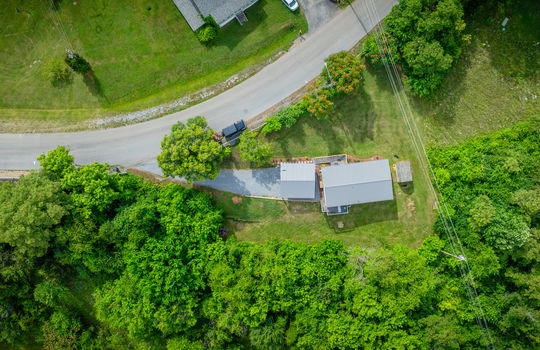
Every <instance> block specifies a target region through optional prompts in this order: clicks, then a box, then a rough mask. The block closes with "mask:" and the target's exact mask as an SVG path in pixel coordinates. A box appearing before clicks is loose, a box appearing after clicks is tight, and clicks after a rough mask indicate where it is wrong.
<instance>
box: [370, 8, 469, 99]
mask: <svg viewBox="0 0 540 350" xmlns="http://www.w3.org/2000/svg"><path fill="white" fill-rule="evenodd" d="M384 23H385V29H386V31H387V32H388V34H389V37H391V38H393V39H392V40H395V42H392V44H395V47H396V49H397V50H395V51H394V50H393V49H392V48H391V46H390V50H391V51H393V52H392V56H394V60H395V61H396V63H401V64H402V66H403V69H404V70H405V73H406V74H407V82H408V84H409V86H410V88H411V90H412V91H413V93H414V94H416V95H418V96H420V97H425V96H428V95H430V94H431V93H433V91H434V90H435V89H436V88H437V87H438V86H439V85H440V84H441V81H442V79H443V78H444V76H445V74H446V73H447V72H448V70H449V69H450V67H451V65H452V62H453V61H454V60H455V59H456V58H457V57H459V55H460V53H461V45H462V42H463V39H464V34H463V31H464V29H465V23H464V22H463V5H462V4H461V2H460V1H459V0H438V1H421V0H402V1H400V2H399V4H398V5H396V6H394V7H393V8H392V11H391V13H390V15H388V17H386V18H385V21H384ZM369 40H372V39H369ZM368 50H369V51H368ZM365 51H366V53H367V52H369V55H370V56H371V55H372V56H373V58H374V59H376V61H377V58H376V50H375V47H374V46H373V42H372V41H369V42H368V46H367V47H366V48H365Z"/></svg>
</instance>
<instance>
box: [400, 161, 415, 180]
mask: <svg viewBox="0 0 540 350" xmlns="http://www.w3.org/2000/svg"><path fill="white" fill-rule="evenodd" d="M396 177H397V182H399V183H402V182H412V173H411V162H409V161H404V162H399V163H396Z"/></svg>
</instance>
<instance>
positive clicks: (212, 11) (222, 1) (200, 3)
mask: <svg viewBox="0 0 540 350" xmlns="http://www.w3.org/2000/svg"><path fill="white" fill-rule="evenodd" d="M181 1H182V0H181ZM184 1H185V0H184ZM188 1H189V0H188ZM192 1H193V2H194V3H195V5H196V6H197V7H198V8H199V10H200V11H201V13H202V15H203V16H204V17H206V16H208V15H211V16H212V18H214V21H216V23H217V24H219V26H220V27H223V26H224V25H225V24H227V23H228V22H230V21H231V20H232V19H233V18H234V15H235V14H236V13H237V12H239V11H243V10H245V9H246V8H248V7H250V6H251V5H253V4H254V3H256V2H257V1H258V0H192Z"/></svg>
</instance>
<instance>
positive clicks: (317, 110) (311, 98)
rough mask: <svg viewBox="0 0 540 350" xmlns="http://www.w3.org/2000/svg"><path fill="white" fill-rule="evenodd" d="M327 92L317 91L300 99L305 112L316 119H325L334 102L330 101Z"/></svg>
mask: <svg viewBox="0 0 540 350" xmlns="http://www.w3.org/2000/svg"><path fill="white" fill-rule="evenodd" d="M330 94H331V93H330V92H329V91H328V90H319V91H317V92H316V93H311V94H307V95H305V96H304V97H303V98H302V101H301V103H302V104H303V105H304V106H305V108H306V110H307V112H308V113H309V114H311V115H313V116H314V117H315V118H317V119H326V118H327V117H328V114H329V113H330V112H331V111H332V110H333V109H334V102H332V101H331V100H330V97H331V96H330Z"/></svg>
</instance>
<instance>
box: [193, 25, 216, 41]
mask: <svg viewBox="0 0 540 350" xmlns="http://www.w3.org/2000/svg"><path fill="white" fill-rule="evenodd" d="M216 37H217V30H216V28H214V27H213V26H211V25H208V24H205V25H204V26H202V27H201V28H199V29H197V39H199V41H200V42H201V43H203V44H207V43H209V42H211V41H212V40H214V39H215V38H216Z"/></svg>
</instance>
